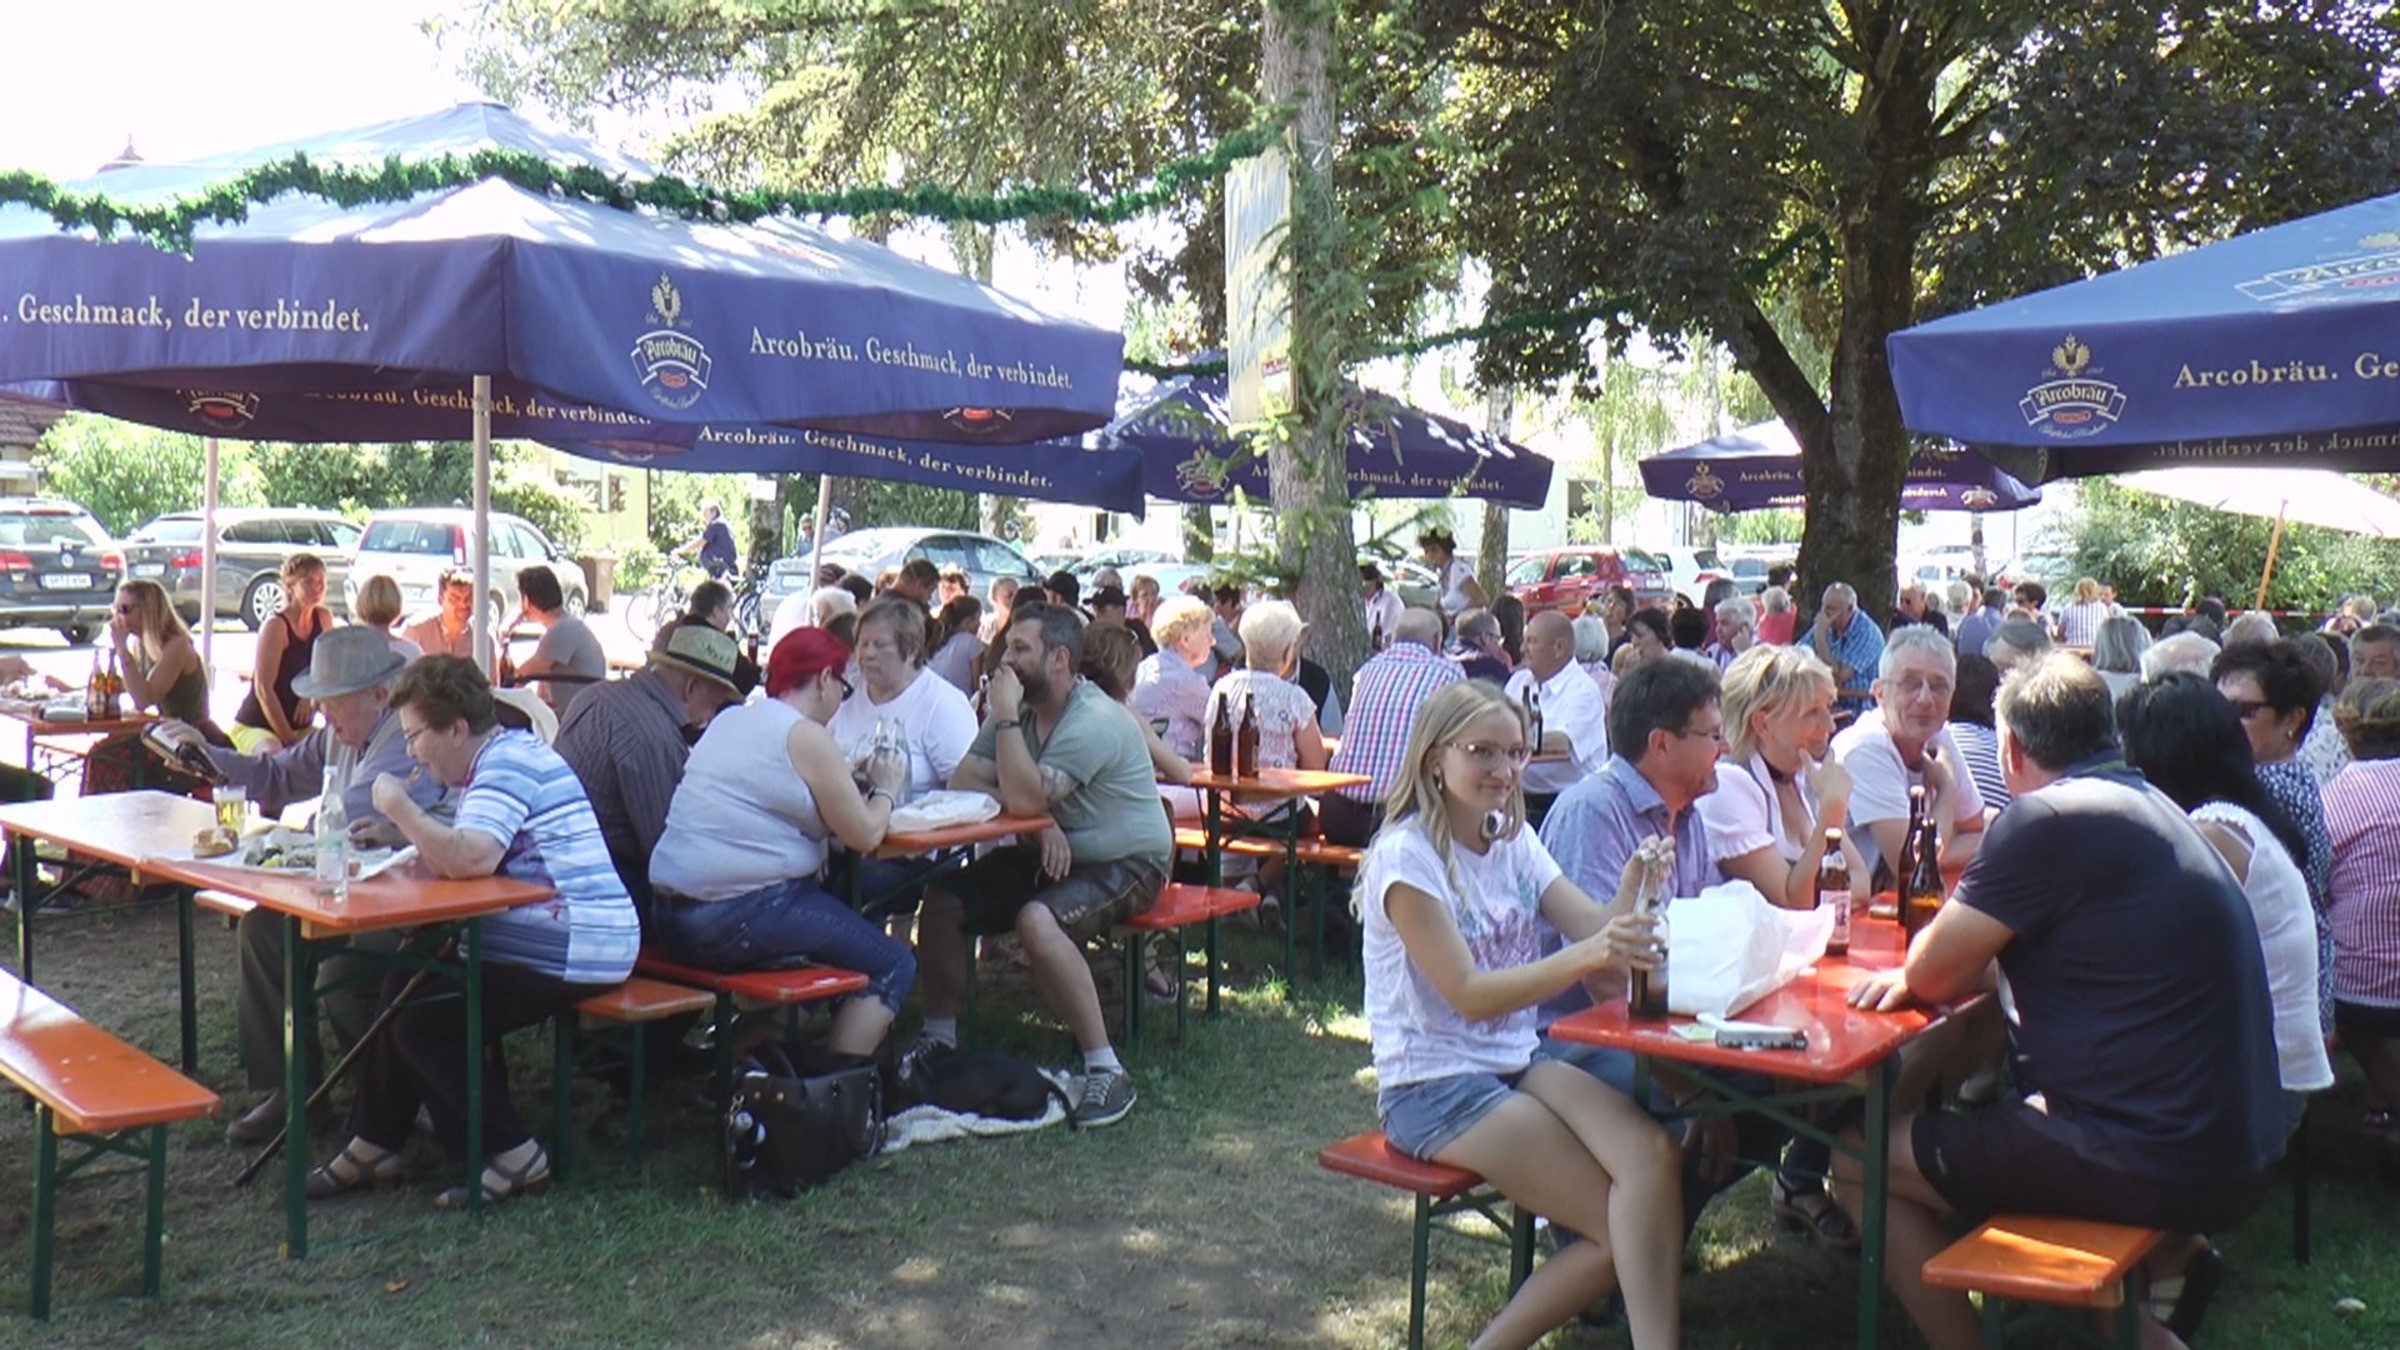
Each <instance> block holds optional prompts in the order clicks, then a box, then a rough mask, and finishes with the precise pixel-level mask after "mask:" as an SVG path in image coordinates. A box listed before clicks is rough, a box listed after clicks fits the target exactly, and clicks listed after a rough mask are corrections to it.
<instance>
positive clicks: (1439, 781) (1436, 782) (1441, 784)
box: [1433, 773, 1450, 792]
mask: <svg viewBox="0 0 2400 1350" xmlns="http://www.w3.org/2000/svg"><path fill="white" fill-rule="evenodd" d="M1433 790H1434V791H1436V792H1447V791H1449V790H1450V780H1448V779H1446V778H1444V777H1442V776H1441V775H1440V774H1438V773H1437V774H1435V775H1434V776H1433Z"/></svg>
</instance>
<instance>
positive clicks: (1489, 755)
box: [1450, 741, 1533, 770]
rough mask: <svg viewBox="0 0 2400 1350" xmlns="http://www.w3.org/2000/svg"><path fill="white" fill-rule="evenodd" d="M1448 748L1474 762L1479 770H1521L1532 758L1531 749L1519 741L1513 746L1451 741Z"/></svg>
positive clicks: (1486, 742)
mask: <svg viewBox="0 0 2400 1350" xmlns="http://www.w3.org/2000/svg"><path fill="white" fill-rule="evenodd" d="M1450 748H1451V749H1453V750H1456V751H1458V752H1459V753H1460V754H1462V755H1465V756H1466V757H1467V758H1468V759H1471V760H1473V761H1475V767H1476V768H1479V769H1486V770H1490V769H1499V768H1503V767H1505V768H1511V769H1522V768H1524V767H1525V764H1526V762H1527V761H1528V760H1531V759H1532V758H1533V747H1532V746H1529V745H1526V744H1525V743H1524V742H1522V741H1520V742H1518V743H1517V744H1515V745H1495V744H1493V743H1492V742H1490V741H1452V742H1450Z"/></svg>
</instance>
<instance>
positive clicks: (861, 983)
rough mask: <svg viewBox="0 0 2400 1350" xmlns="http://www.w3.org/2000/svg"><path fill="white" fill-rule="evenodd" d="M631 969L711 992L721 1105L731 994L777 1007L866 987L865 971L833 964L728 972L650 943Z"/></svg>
mask: <svg viewBox="0 0 2400 1350" xmlns="http://www.w3.org/2000/svg"><path fill="white" fill-rule="evenodd" d="M633 972H634V974H636V975H647V976H649V977H650V978H651V979H654V980H664V981H666V982H667V983H669V984H680V985H687V986H689V987H691V988H694V989H705V990H707V991H708V992H709V993H710V994H711V995H713V996H714V997H713V999H712V1002H713V1005H714V1006H713V1007H712V1009H711V1011H710V1020H711V1023H712V1024H713V1025H714V1026H715V1028H716V1036H715V1038H714V1039H715V1041H716V1047H717V1066H716V1083H715V1087H716V1101H717V1108H718V1109H719V1110H720V1111H721V1110H723V1109H724V1108H725V1105H726V1103H728V1102H730V1101H732V1100H733V1013H734V1001H735V1000H737V999H748V1000H750V1001H751V1002H752V1003H756V1004H765V1005H767V1006H769V1007H776V1008H797V1007H800V1006H802V1005H803V1004H808V1003H817V1002H821V1001H823V1000H825V999H829V998H840V997H842V996H843V995H845V994H855V993H858V992H859V991H861V990H863V989H865V988H866V987H867V977H866V976H864V975H861V974H859V973H858V972H857V971H855V970H839V969H836V968H835V967H832V966H798V967H795V968H793V969H791V970H743V971H735V972H733V973H731V974H727V973H725V972H723V971H716V970H705V969H702V968H701V967H699V966H687V965H685V964H683V963H682V962H680V961H677V960H675V959H673V958H672V957H669V956H668V955H667V954H666V953H664V952H662V951H660V950H658V949H657V948H655V947H644V948H642V954H641V956H640V958H639V959H638V960H636V961H635V962H634V967H633Z"/></svg>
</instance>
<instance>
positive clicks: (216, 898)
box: [192, 891, 258, 928]
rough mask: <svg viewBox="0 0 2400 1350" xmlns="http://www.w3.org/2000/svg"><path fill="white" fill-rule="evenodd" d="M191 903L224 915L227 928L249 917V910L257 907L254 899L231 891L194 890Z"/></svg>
mask: <svg viewBox="0 0 2400 1350" xmlns="http://www.w3.org/2000/svg"><path fill="white" fill-rule="evenodd" d="M192 904H193V905H195V906H197V907H198V908H200V909H205V910H207V911H208V912H210V913H211V914H222V915H224V916H225V926H226V927H227V928H231V927H233V926H234V925H235V924H238V923H240V922H241V921H242V920H244V919H246V918H248V917H250V911H252V910H254V909H257V908H258V902H257V901H256V900H251V899H246V898H244V897H242V896H239V895H235V894H234V893H233V892H231V891H194V892H192Z"/></svg>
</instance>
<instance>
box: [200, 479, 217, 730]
mask: <svg viewBox="0 0 2400 1350" xmlns="http://www.w3.org/2000/svg"><path fill="white" fill-rule="evenodd" d="M200 455H201V458H202V459H204V460H206V461H207V469H206V472H205V473H204V474H203V476H202V478H201V481H200V668H201V669H202V670H204V671H207V672H209V676H208V678H209V680H210V681H211V682H212V683H213V682H214V681H215V680H216V678H217V677H216V667H217V631H216V622H215V621H216V617H217V438H216V437H214V436H203V437H202V438H201V439H200Z"/></svg>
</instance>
